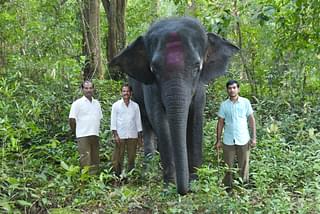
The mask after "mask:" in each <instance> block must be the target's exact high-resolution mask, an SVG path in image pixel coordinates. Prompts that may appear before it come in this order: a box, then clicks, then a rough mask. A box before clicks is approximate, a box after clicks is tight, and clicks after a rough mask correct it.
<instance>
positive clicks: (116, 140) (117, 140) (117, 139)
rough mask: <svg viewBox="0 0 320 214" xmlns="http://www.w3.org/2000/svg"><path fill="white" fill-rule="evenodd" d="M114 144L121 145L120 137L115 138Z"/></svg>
mask: <svg viewBox="0 0 320 214" xmlns="http://www.w3.org/2000/svg"><path fill="white" fill-rule="evenodd" d="M114 142H115V143H117V144H120V137H119V136H118V135H116V136H114Z"/></svg>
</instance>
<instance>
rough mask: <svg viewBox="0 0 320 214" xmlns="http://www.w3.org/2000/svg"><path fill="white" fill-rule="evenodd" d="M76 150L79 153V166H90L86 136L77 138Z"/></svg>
mask: <svg viewBox="0 0 320 214" xmlns="http://www.w3.org/2000/svg"><path fill="white" fill-rule="evenodd" d="M77 143H78V151H79V155H80V167H81V168H83V167H85V166H90V164H91V153H90V150H91V148H90V141H89V139H88V137H81V138H78V139H77Z"/></svg>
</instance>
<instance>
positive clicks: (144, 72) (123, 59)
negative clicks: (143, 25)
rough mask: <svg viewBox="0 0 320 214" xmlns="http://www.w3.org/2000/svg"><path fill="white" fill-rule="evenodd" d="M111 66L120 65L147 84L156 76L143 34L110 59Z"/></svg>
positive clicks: (122, 69) (129, 73) (126, 71)
mask: <svg viewBox="0 0 320 214" xmlns="http://www.w3.org/2000/svg"><path fill="white" fill-rule="evenodd" d="M109 66H111V67H113V66H119V67H120V70H121V71H122V72H125V73H127V74H128V75H129V76H131V77H133V78H134V79H136V80H138V81H139V82H143V83H146V84H150V83H152V82H153V81H154V78H155V77H154V75H153V73H151V71H150V66H149V61H148V57H147V53H146V49H145V45H144V41H143V37H142V36H140V37H138V38H137V39H136V41H134V42H133V43H131V44H130V45H129V46H128V47H127V48H125V49H124V50H122V51H121V52H120V53H119V54H118V55H117V56H115V57H114V58H113V59H112V60H111V61H110V63H109Z"/></svg>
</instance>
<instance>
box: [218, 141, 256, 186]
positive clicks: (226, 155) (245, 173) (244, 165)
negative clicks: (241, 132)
mask: <svg viewBox="0 0 320 214" xmlns="http://www.w3.org/2000/svg"><path fill="white" fill-rule="evenodd" d="M249 155H250V145H249V143H247V144H245V145H225V144H223V160H224V162H225V163H226V164H227V165H228V168H229V169H228V171H227V173H226V175H225V177H224V179H223V183H224V185H225V186H227V187H232V183H233V173H232V168H234V164H235V158H237V160H238V170H239V174H240V177H241V178H242V181H243V182H244V183H246V182H248V181H249Z"/></svg>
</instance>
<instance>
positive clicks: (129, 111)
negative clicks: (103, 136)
mask: <svg viewBox="0 0 320 214" xmlns="http://www.w3.org/2000/svg"><path fill="white" fill-rule="evenodd" d="M121 95H122V99H121V100H118V101H117V102H115V103H114V104H113V105H112V111H111V130H112V134H113V138H114V142H115V150H114V152H113V157H112V164H113V169H114V171H115V174H116V175H117V176H118V177H119V176H120V175H121V172H122V168H123V161H124V152H125V149H126V150H127V153H128V171H131V170H132V169H133V168H134V166H135V163H134V162H135V158H136V150H137V144H138V142H140V143H142V125H141V116H140V109H139V105H138V104H137V103H136V102H134V101H132V100H131V99H130V98H131V95H132V88H131V86H129V85H128V84H125V85H123V86H122V90H121Z"/></svg>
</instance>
